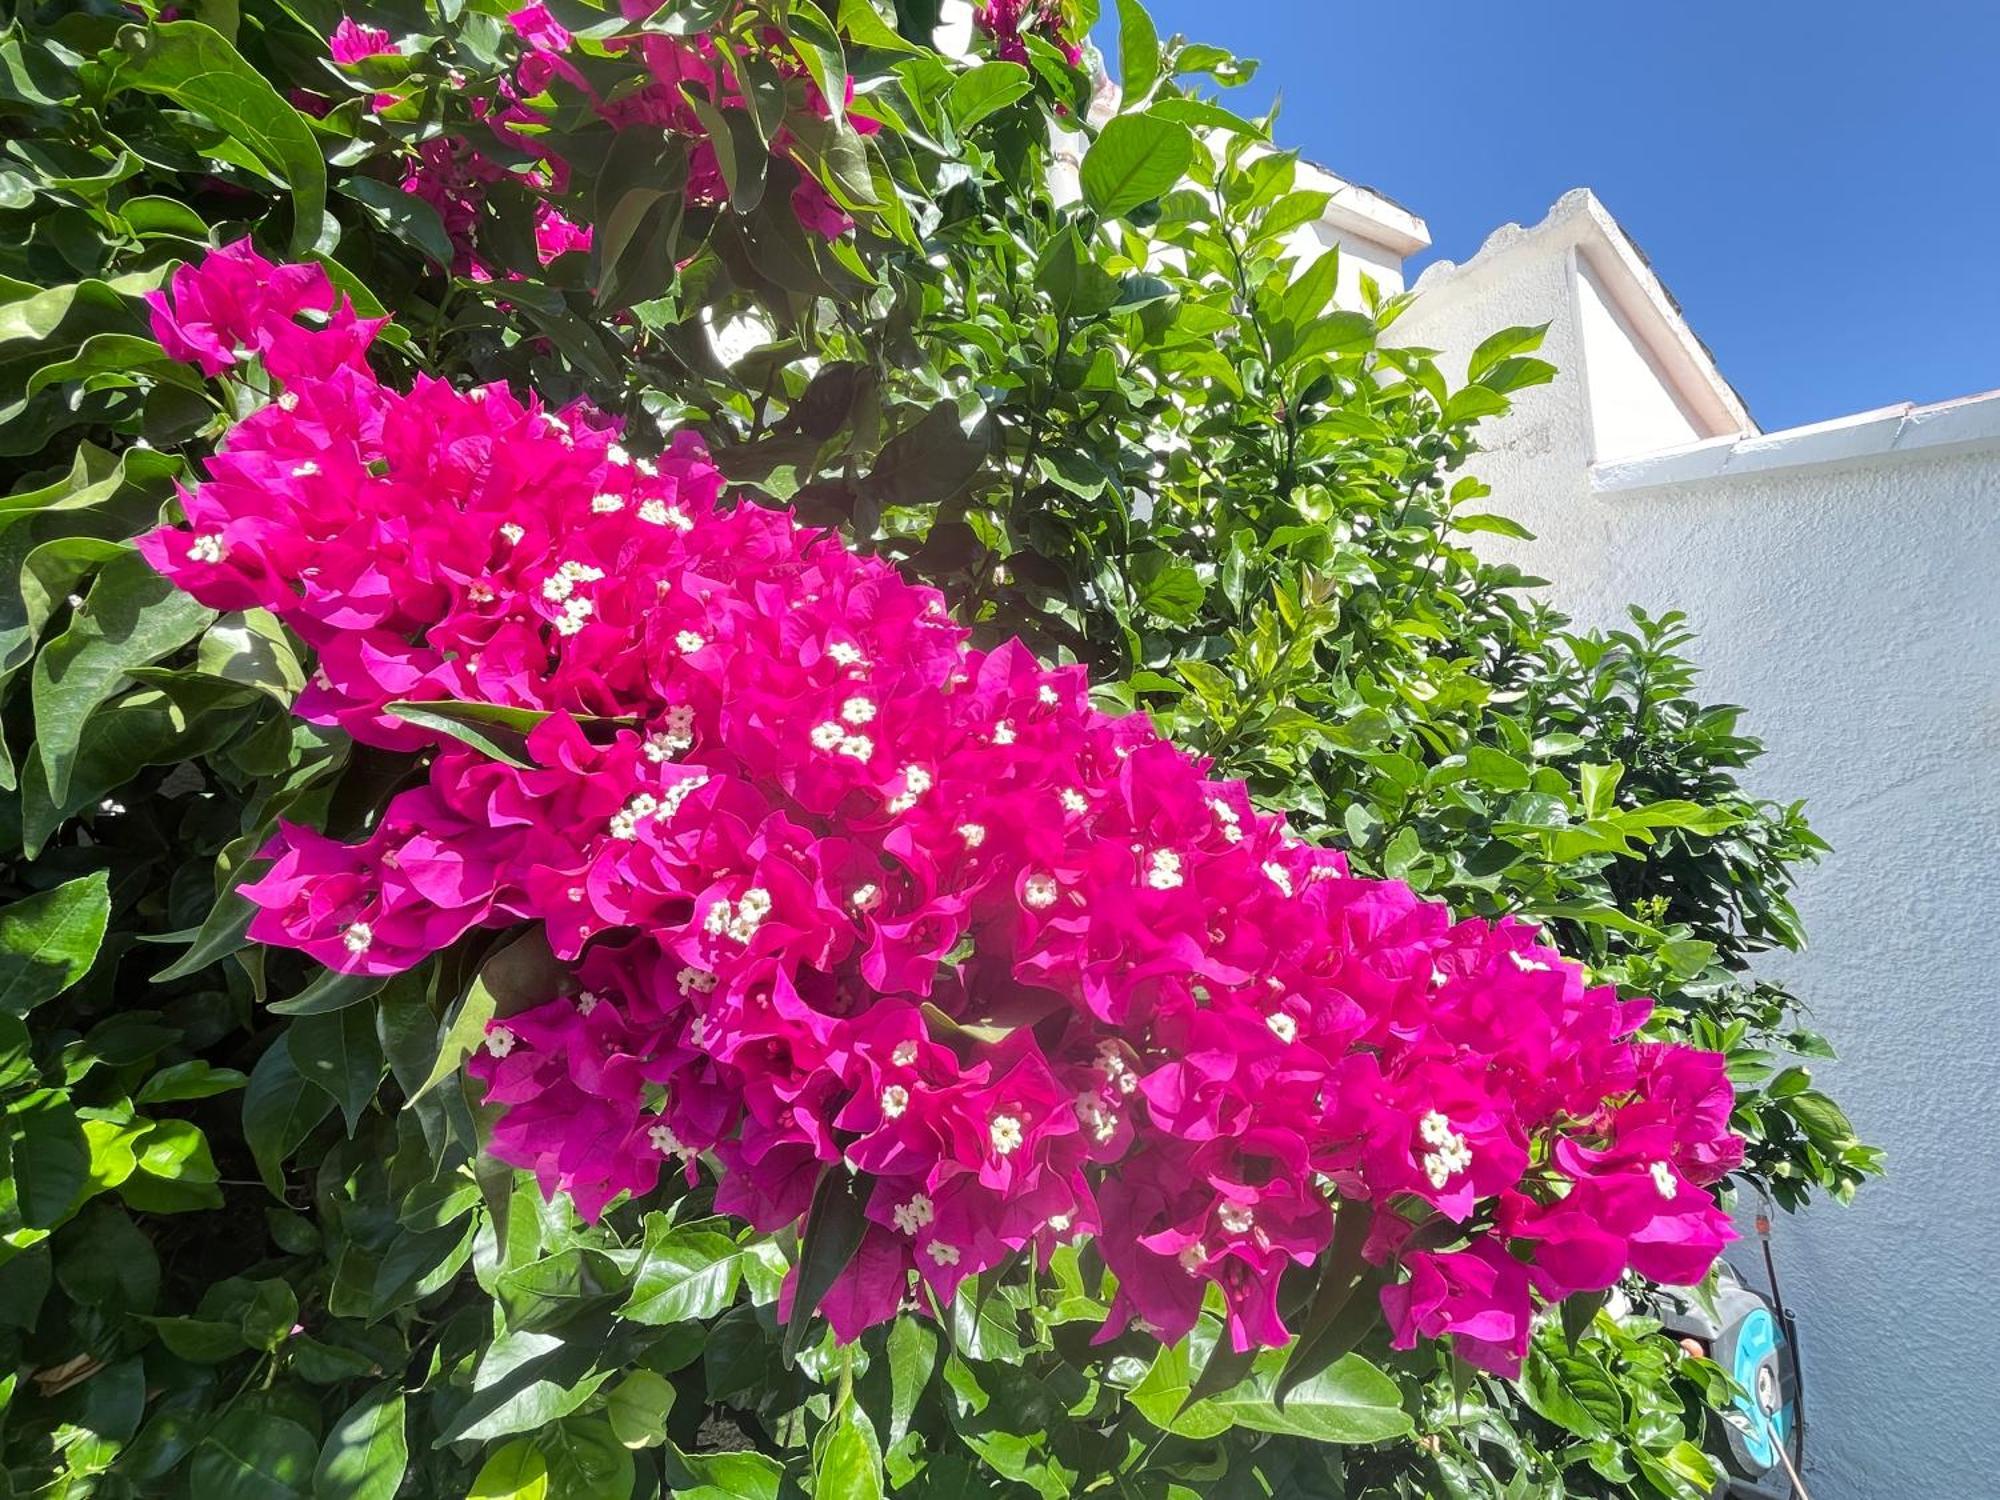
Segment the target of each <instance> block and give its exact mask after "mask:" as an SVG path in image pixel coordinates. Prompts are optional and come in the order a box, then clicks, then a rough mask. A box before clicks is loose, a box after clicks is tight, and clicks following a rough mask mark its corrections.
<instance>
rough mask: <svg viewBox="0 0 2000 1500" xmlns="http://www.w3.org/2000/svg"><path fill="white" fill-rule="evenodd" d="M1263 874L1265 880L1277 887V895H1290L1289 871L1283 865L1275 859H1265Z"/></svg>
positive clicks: (1290, 880)
mask: <svg viewBox="0 0 2000 1500" xmlns="http://www.w3.org/2000/svg"><path fill="white" fill-rule="evenodd" d="M1264 876H1265V878H1266V879H1267V880H1269V881H1270V882H1271V884H1272V885H1275V886H1276V887H1277V888H1278V894H1279V895H1281V896H1289V895H1291V893H1292V876H1291V872H1290V871H1288V870H1287V869H1286V868H1285V867H1284V866H1283V865H1281V864H1279V863H1278V862H1277V861H1276V860H1275V859H1272V860H1266V861H1265V862H1264Z"/></svg>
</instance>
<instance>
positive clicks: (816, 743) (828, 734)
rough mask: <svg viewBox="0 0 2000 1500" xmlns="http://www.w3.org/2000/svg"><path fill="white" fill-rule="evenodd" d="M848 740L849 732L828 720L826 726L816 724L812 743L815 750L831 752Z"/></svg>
mask: <svg viewBox="0 0 2000 1500" xmlns="http://www.w3.org/2000/svg"><path fill="white" fill-rule="evenodd" d="M846 738H847V731H846V730H845V729H842V728H841V727H840V726H839V725H838V724H836V723H835V722H834V721H833V720H832V719H828V720H827V721H826V722H825V723H824V724H815V725H814V726H813V732H812V742H813V748H814V749H815V750H831V749H833V748H834V747H835V746H836V745H838V744H839V743H840V742H841V741H842V740H844V739H846Z"/></svg>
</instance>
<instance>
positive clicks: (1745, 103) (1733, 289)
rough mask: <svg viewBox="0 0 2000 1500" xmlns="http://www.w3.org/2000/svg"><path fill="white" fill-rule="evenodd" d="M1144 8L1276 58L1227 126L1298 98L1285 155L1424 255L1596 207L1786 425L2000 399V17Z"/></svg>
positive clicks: (1293, 4) (1445, 4)
mask: <svg viewBox="0 0 2000 1500" xmlns="http://www.w3.org/2000/svg"><path fill="white" fill-rule="evenodd" d="M1149 8H1150V10H1151V12H1152V14H1153V17H1154V19H1155V21H1156V23H1157V24H1158V26H1159V29H1160V33H1161V35H1162V36H1165V35H1168V34H1169V33H1171V32H1174V31H1180V32H1184V33H1185V34H1187V35H1188V36H1189V37H1190V38H1191V39H1194V40H1200V41H1212V42H1216V43H1218V44H1220V45H1223V46H1227V47H1229V48H1231V49H1232V50H1233V51H1235V52H1237V53H1238V54H1239V55H1242V56H1247V57H1255V58H1258V59H1260V60H1261V62H1262V68H1261V70H1260V71H1259V73H1258V75H1257V77H1256V78H1255V79H1254V80H1253V81H1252V82H1251V83H1250V84H1249V85H1248V86H1247V87H1245V88H1242V89H1239V90H1236V91H1234V92H1233V95H1232V96H1231V97H1230V98H1229V100H1228V102H1229V103H1230V104H1231V105H1232V107H1235V108H1237V109H1239V110H1240V111H1242V112H1244V113H1250V112H1253V111H1256V110H1261V109H1263V108H1265V107H1267V106H1268V105H1269V104H1270V102H1271V100H1272V98H1273V97H1274V96H1282V98H1283V103H1284V112H1283V116H1282V118H1281V119H1280V121H1279V126H1278V135H1279V139H1280V140H1281V141H1282V142H1283V143H1284V144H1286V145H1288V146H1294V147H1297V148H1298V149H1299V150H1301V151H1302V152H1303V153H1304V154H1305V155H1306V156H1308V157H1310V158H1312V159H1313V160H1316V161H1319V162H1321V163H1323V164H1324V165H1325V166H1327V167H1328V168H1329V169H1331V170H1332V171H1334V172H1337V173H1339V174H1341V175H1342V176H1345V177H1348V178H1350V179H1352V180H1355V181H1359V182H1364V183H1367V184H1369V185H1370V186H1372V187H1375V188H1377V189H1379V190H1381V191H1382V192H1384V193H1387V194H1388V195H1389V196H1390V197H1392V198H1394V199H1396V200H1397V201H1398V202H1400V203H1402V204H1404V205H1405V206H1406V207H1408V208H1410V209H1411V210H1413V211H1414V212H1416V213H1418V214H1421V215H1422V216H1423V217H1424V218H1425V219H1426V220H1427V221H1428V222H1429V224H1430V228H1431V237H1432V240H1433V247H1432V250H1431V251H1430V252H1428V254H1427V256H1426V257H1424V258H1425V259H1430V258H1435V257H1438V256H1443V257H1446V258H1449V259H1452V260H1462V259H1464V258H1466V257H1467V256H1469V255H1470V254H1472V252H1473V251H1475V250H1476V249H1478V247H1479V244H1480V242H1481V241H1482V240H1483V239H1484V238H1485V236H1486V234H1487V233H1488V232H1489V231H1490V230H1492V229H1494V228H1495V227H1497V226H1498V225H1500V224H1504V223H1506V222H1508V221H1509V220H1518V221H1520V222H1522V223H1534V222H1535V221H1536V220H1538V219H1540V218H1541V216H1542V215H1543V214H1544V213H1545V212H1546V211H1547V210H1548V207H1549V205H1550V204H1552V203H1553V202H1554V201H1555V200H1556V199H1557V198H1558V197H1559V196H1561V194H1562V193H1563V192H1564V191H1566V190H1567V189H1569V188H1572V187H1580V186H1581V187H1590V188H1593V189H1595V190H1596V192H1597V194H1598V196H1599V197H1600V198H1602V199H1603V200H1604V202H1605V204H1606V206H1607V207H1609V208H1610V210H1611V212H1612V213H1613V214H1614V215H1615V216H1616V217H1617V218H1618V219H1619V221H1620V222H1621V223H1623V224H1624V226H1625V228H1626V229H1627V230H1628V231H1629V232H1630V233H1631V235H1632V236H1633V238H1634V239H1636V240H1637V241H1638V242H1639V244H1640V245H1641V246H1642V247H1643V248H1644V249H1645V251H1646V253H1647V255H1648V256H1649V257H1650V258H1651V259H1652V262H1653V265H1654V267H1655V268H1656V269H1657V270H1658V271H1659V273H1660V275H1661V276H1662V277H1663V278H1664V279H1665V281H1666V283H1667V285H1668V286H1669V287H1670V288H1672V290H1673V292H1674V294H1675V296H1676V297H1678V298H1679V300H1680V303H1681V306H1682V308H1683V309H1684V310H1685V312H1686V314H1687V316H1688V320H1689V322H1690V323H1692V325H1693V326H1694V329H1695V331H1696V332H1697V333H1698V334H1700V335H1701V337H1702V338H1703V340H1704V341H1706V342H1707V344H1708V346H1709V348H1710V349H1711V350H1713V351H1714V353H1715V357H1716V361H1717V363H1718V364H1719V365H1720V366H1721V368H1722V372H1723V374H1724V375H1725V376H1727V377H1728V378H1729V380H1730V381H1731V382H1732V383H1734V385H1735V386H1736V388H1737V389H1738V390H1739V391H1741V392H1742V393H1743V396H1744V399H1745V400H1746V401H1747V402H1748V403H1749V405H1750V409H1751V411H1752V412H1753V413H1754V414H1755V415H1756V417H1757V419H1758V420H1759V422H1760V423H1761V424H1762V425H1763V426H1764V427H1765V428H1766V429H1767V430H1770V429H1774V428H1778V427H1784V426H1790V425H1793V424H1796V423H1801V422H1812V421H1818V420H1822V419H1824V418H1827V417H1833V416H1839V415H1842V414H1844V413H1848V412H1853V411H1860V410H1863V409H1865V408H1868V407H1873V406H1886V405H1888V404H1890V403H1892V402H1896V401H1903V400H1915V401H1932V400H1939V399H1942V398H1945V397H1949V396H1960V395H1967V394H1970V393H1972V392H1974V391H1980V390H1985V389H1988V388H1990V387H1995V386H2000V107H1996V99H2000V83H1996V71H1995V64H1996V58H2000V4H1996V3H1994V0H1902V3H1901V4H1897V5H1882V4H1879V3H1873V0H1871V3H1867V4H1862V3H1856V0H1816V3H1804V0H1673V3H1669V4H1657V5H1656V4H1644V3H1637V0H1515V3H1512V4H1496V3H1491V0H1373V3H1371V4H1369V5H1367V6H1365V7H1364V6H1358V5H1354V4H1350V3H1347V0H1236V3H1234V4H1228V5H1218V4H1216V3H1214V0H1149ZM1104 10H1105V12H1106V16H1107V21H1106V23H1105V24H1104V25H1103V26H1102V27H1101V28H1100V31H1101V33H1103V32H1110V31H1113V30H1115V21H1114V20H1112V19H1111V18H1112V17H1115V14H1116V10H1115V7H1114V6H1113V5H1112V4H1110V3H1109V0H1106V3H1105V5H1104ZM1103 40H1104V41H1105V42H1106V44H1107V50H1111V47H1112V38H1111V37H1109V36H1105V37H1104V38H1103Z"/></svg>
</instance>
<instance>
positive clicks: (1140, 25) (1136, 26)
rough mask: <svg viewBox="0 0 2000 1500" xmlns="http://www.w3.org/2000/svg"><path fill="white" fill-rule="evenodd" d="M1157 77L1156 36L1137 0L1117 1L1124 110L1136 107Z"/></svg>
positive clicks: (1158, 73)
mask: <svg viewBox="0 0 2000 1500" xmlns="http://www.w3.org/2000/svg"><path fill="white" fill-rule="evenodd" d="M1159 76H1160V34H1159V33H1158V32H1157V31H1155V30H1154V29H1153V18H1152V17H1151V16H1149V15H1147V14H1146V7H1145V6H1143V5H1141V4H1140V3H1139V0H1118V78H1119V82H1120V84H1121V85H1122V88H1123V93H1124V98H1123V99H1122V100H1121V101H1120V102H1121V103H1122V104H1124V105H1125V106H1127V107H1128V108H1137V107H1138V106H1139V105H1140V104H1141V103H1143V102H1144V100H1145V98H1146V93H1147V90H1149V89H1151V88H1152V86H1153V83H1154V80H1155V79H1157V78H1158V77H1159Z"/></svg>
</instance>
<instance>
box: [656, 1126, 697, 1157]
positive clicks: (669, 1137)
mask: <svg viewBox="0 0 2000 1500" xmlns="http://www.w3.org/2000/svg"><path fill="white" fill-rule="evenodd" d="M646 1139H647V1140H649V1141H651V1142H652V1143H653V1149H654V1150H655V1151H657V1152H659V1153H660V1155H662V1156H678V1157H680V1158H681V1159H682V1160H686V1159H687V1158H688V1157H690V1156H693V1155H694V1152H693V1151H692V1150H690V1149H689V1148H688V1147H687V1146H686V1145H685V1144H683V1142H682V1141H681V1138H680V1137H679V1136H677V1135H675V1134H674V1128H673V1126H671V1125H669V1124H667V1123H666V1122H665V1121H664V1120H663V1121H661V1122H660V1123H659V1124H658V1125H655V1126H654V1127H653V1128H652V1129H651V1130H648V1131H647V1132H646Z"/></svg>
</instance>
